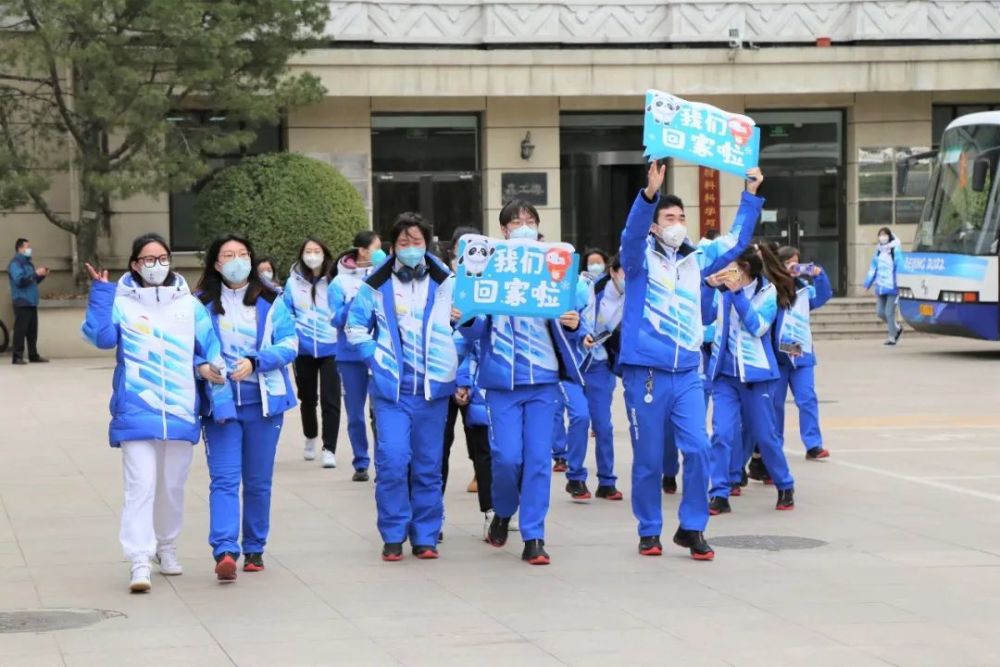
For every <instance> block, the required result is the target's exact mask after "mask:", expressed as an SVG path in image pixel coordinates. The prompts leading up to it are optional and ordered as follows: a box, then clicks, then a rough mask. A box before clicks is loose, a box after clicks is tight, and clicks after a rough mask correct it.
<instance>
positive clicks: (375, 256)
mask: <svg viewBox="0 0 1000 667" xmlns="http://www.w3.org/2000/svg"><path fill="white" fill-rule="evenodd" d="M386 257H388V255H386V254H385V250H382V248H379V249H378V250H375V251H373V252H372V265H373V266H374V265H376V264H381V263H382V262H384V261H385V258H386Z"/></svg>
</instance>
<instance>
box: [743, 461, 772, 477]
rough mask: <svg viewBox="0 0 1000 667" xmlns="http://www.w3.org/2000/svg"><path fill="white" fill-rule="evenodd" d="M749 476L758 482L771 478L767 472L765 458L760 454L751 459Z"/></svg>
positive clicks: (748, 470)
mask: <svg viewBox="0 0 1000 667" xmlns="http://www.w3.org/2000/svg"><path fill="white" fill-rule="evenodd" d="M747 477H749V478H750V479H755V480H757V481H758V482H763V481H765V480H767V479H770V477H771V476H770V475H768V474H767V468H766V467H764V459H762V458H760V457H759V456H755V457H753V458H752V459H750V465H748V466H747Z"/></svg>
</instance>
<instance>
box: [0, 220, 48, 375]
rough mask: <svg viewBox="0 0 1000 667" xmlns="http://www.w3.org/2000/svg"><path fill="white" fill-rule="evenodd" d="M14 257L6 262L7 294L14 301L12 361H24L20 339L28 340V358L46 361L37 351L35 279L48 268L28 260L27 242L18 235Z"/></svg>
mask: <svg viewBox="0 0 1000 667" xmlns="http://www.w3.org/2000/svg"><path fill="white" fill-rule="evenodd" d="M14 253H15V254H14V259H12V260H10V264H8V265H7V276H8V277H9V278H10V296H11V300H13V302H14V348H13V350H14V363H15V364H17V365H21V364H26V363H28V362H27V361H25V360H24V343H25V341H27V343H28V361H31V362H33V363H46V362H48V359H45V358H43V357H42V356H41V355H40V354H38V283H40V282H42V281H43V280H45V276H47V275H49V269H48V267H45V266H40V267H38V268H37V269H36V268H35V265H34V264H32V263H31V243H30V242H29V241H28V239H18V240H17V242H16V243H15V244H14Z"/></svg>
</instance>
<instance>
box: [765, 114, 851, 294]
mask: <svg viewBox="0 0 1000 667" xmlns="http://www.w3.org/2000/svg"><path fill="white" fill-rule="evenodd" d="M748 114H749V115H750V116H751V117H753V119H754V120H755V121H756V122H757V125H758V126H759V127H760V130H761V150H760V166H761V169H762V170H763V171H764V184H763V185H762V186H761V188H760V192H759V194H760V195H761V196H762V197H764V199H765V200H766V201H765V204H764V210H763V212H762V214H761V221H760V225H759V226H758V230H759V232H758V235H759V236H761V237H763V238H765V239H766V240H769V241H776V242H778V243H780V244H781V245H792V246H795V247H797V248H798V249H799V251H800V252H801V257H802V260H803V261H804V262H816V263H817V264H819V265H821V266H822V267H823V268H824V269H825V270H826V272H827V275H828V276H829V278H830V283H831V284H832V285H833V289H834V291H835V293H837V294H843V293H844V291H845V289H846V277H847V262H846V257H847V253H846V248H847V244H846V237H847V234H846V224H847V215H846V212H847V192H846V187H845V183H846V179H845V169H846V168H845V161H844V113H843V111H778V112H775V111H759V112H753V111H751V112H748Z"/></svg>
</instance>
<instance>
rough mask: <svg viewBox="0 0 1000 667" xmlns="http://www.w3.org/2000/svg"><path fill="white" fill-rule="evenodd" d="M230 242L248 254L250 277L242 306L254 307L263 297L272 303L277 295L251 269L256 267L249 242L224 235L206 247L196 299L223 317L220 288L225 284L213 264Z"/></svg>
mask: <svg viewBox="0 0 1000 667" xmlns="http://www.w3.org/2000/svg"><path fill="white" fill-rule="evenodd" d="M230 241H235V242H236V243H241V244H242V245H243V246H245V247H246V249H247V252H248V253H250V267H251V268H250V275H249V276H247V291H246V294H244V295H243V305H244V306H255V305H257V299H258V298H259V297H264V298H265V299H267V300H268V302H270V303H273V302H274V299H275V297H277V296H278V295H277V294H275V293H274V292H273V291H271V289H270V288H269V287H268V286H266V285H265V284H264V283H263V281H261V279H260V276H258V275H257V272H256V271H255V270H254V269H253V267H254V266H255V265H256V261H255V258H254V254H253V245H251V244H250V241H249V240H247V239H245V238H243V237H242V236H238V235H236V234H226V235H225V236H220V237H218V238H217V239H215V240H214V241H212V245H210V246H208V250H207V251H205V268H204V269H203V270H202V272H201V279H200V280H198V287H197V292H198V298H199V299H200V300H201V302H202V303H203V304H205V305H206V306H210V307H211V308H212V312H213V313H215V314H217V315H224V314H225V313H226V310H225V308H223V307H222V286H223V284H225V283H224V281H223V279H222V274H221V273H219V272H218V271H217V270H216V268H215V263H216V262H218V261H219V252H220V251H221V250H222V246H224V245H225V244H227V243H229V242H230Z"/></svg>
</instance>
